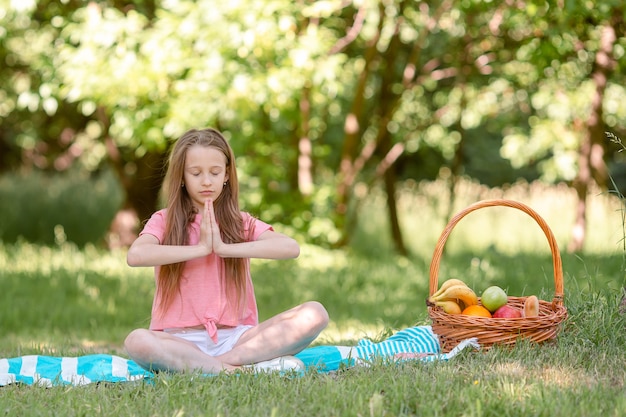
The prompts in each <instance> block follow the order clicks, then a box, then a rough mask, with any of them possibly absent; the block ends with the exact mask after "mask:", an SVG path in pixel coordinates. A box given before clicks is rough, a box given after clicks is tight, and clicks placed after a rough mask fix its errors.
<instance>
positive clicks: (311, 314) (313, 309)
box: [301, 301, 329, 333]
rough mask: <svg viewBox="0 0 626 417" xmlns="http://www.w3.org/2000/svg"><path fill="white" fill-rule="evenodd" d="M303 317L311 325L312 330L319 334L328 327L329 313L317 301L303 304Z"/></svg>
mask: <svg viewBox="0 0 626 417" xmlns="http://www.w3.org/2000/svg"><path fill="white" fill-rule="evenodd" d="M301 314H302V317H303V319H304V320H305V321H306V322H307V323H309V326H310V328H311V330H313V331H315V332H317V333H319V332H321V331H322V330H324V328H325V327H326V326H327V325H328V321H329V317H328V312H327V311H326V308H324V306H323V305H322V304H321V303H319V302H317V301H308V302H306V303H304V304H302V313H301Z"/></svg>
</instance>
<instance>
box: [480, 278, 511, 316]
mask: <svg viewBox="0 0 626 417" xmlns="http://www.w3.org/2000/svg"><path fill="white" fill-rule="evenodd" d="M508 300H509V298H508V297H507V295H506V292H504V290H503V289H502V288H500V287H498V286H497V285H492V286H491V287H489V288H487V289H486V290H485V291H483V294H482V295H481V297H480V302H481V304H482V305H483V306H485V308H486V309H487V310H489V312H490V313H493V312H494V311H496V310H497V309H499V308H500V307H502V306H503V305H505V304H506V303H507V301H508Z"/></svg>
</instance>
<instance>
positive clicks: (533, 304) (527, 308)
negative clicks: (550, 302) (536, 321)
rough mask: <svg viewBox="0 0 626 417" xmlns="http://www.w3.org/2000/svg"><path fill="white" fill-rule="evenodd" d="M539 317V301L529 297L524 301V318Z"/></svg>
mask: <svg viewBox="0 0 626 417" xmlns="http://www.w3.org/2000/svg"><path fill="white" fill-rule="evenodd" d="M538 315H539V299H538V298H537V296H535V295H531V296H529V297H527V298H526V300H524V313H523V316H524V317H537V316H538Z"/></svg>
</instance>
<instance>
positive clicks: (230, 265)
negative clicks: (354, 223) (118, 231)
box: [125, 129, 328, 373]
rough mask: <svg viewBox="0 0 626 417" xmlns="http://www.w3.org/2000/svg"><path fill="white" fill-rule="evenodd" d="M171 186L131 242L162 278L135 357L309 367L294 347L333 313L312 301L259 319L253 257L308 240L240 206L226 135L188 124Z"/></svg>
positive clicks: (136, 258) (175, 363) (165, 364)
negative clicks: (163, 205) (164, 201)
mask: <svg viewBox="0 0 626 417" xmlns="http://www.w3.org/2000/svg"><path fill="white" fill-rule="evenodd" d="M164 188H165V192H166V197H167V208H166V209H163V210H160V211H157V212H156V213H154V214H153V215H152V217H151V218H150V219H149V220H148V222H147V223H146V225H145V227H144V228H143V230H142V231H141V233H140V235H139V237H138V238H137V239H136V240H135V241H134V243H133V244H132V245H131V247H130V248H129V250H128V256H127V260H128V264H129V265H130V266H152V267H154V270H155V280H156V292H155V296H154V302H153V306H152V318H151V322H150V329H149V330H148V329H136V330H133V331H132V332H131V333H130V334H129V335H128V337H127V338H126V340H125V348H126V350H127V352H128V354H129V356H130V357H131V359H133V360H134V361H135V362H137V363H138V364H139V365H141V366H142V367H144V368H146V369H148V370H152V371H179V372H182V371H201V372H203V373H218V372H221V371H231V370H234V369H237V368H240V367H242V366H250V367H251V368H252V369H253V370H255V371H267V370H288V369H298V370H300V369H303V365H302V362H301V361H300V360H299V359H297V358H295V357H293V356H292V355H294V354H296V353H298V352H300V351H301V350H303V349H304V348H306V347H307V346H308V345H309V344H310V343H311V342H312V341H313V340H314V339H315V338H316V337H317V336H318V335H319V334H320V332H321V331H322V330H323V329H324V328H325V327H326V325H327V324H328V313H327V312H326V310H325V308H324V307H323V306H322V305H321V304H320V303H318V302H315V301H310V302H306V303H304V304H301V305H299V306H296V307H294V308H292V309H290V310H287V311H285V312H283V313H280V314H278V315H276V316H274V317H272V318H270V319H268V320H266V321H264V322H262V323H259V321H258V312H257V305H256V299H255V295H254V288H253V285H252V280H251V277H250V258H265V259H288V258H295V257H297V256H298V255H299V253H300V247H299V245H298V243H297V242H296V241H295V240H294V239H292V238H290V237H288V236H285V235H283V234H281V233H278V232H276V231H274V230H273V228H272V227H271V226H270V225H268V224H266V223H264V222H262V221H260V220H258V219H255V218H253V217H252V216H251V215H250V214H248V213H245V212H240V210H239V201H238V197H239V185H238V181H237V170H236V167H235V157H234V154H233V151H232V149H231V147H230V146H229V144H228V142H227V141H226V140H225V138H224V137H223V136H222V134H221V133H220V132H218V131H217V130H214V129H203V130H190V131H188V132H186V133H185V134H184V135H183V136H182V137H181V138H180V139H179V140H178V141H177V142H176V144H175V145H174V148H173V149H172V152H171V155H170V159H169V165H168V170H167V173H166V176H165V183H164Z"/></svg>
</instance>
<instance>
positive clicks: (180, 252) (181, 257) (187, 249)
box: [126, 234, 210, 266]
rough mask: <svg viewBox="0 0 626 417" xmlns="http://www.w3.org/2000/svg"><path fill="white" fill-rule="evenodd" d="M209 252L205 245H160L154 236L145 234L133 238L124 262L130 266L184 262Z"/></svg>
mask: <svg viewBox="0 0 626 417" xmlns="http://www.w3.org/2000/svg"><path fill="white" fill-rule="evenodd" d="M209 254H210V250H209V248H208V247H207V246H206V245H200V244H199V245H193V246H170V245H161V243H160V242H159V239H157V238H156V236H154V235H151V234H145V235H141V236H139V237H138V238H137V239H135V241H134V242H133V244H132V245H131V246H130V248H129V249H128V253H127V255H126V262H127V263H128V265H130V266H157V265H167V264H173V263H177V262H184V261H188V260H190V259H195V258H200V257H202V256H207V255H209Z"/></svg>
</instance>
